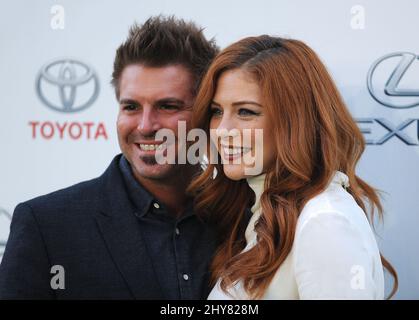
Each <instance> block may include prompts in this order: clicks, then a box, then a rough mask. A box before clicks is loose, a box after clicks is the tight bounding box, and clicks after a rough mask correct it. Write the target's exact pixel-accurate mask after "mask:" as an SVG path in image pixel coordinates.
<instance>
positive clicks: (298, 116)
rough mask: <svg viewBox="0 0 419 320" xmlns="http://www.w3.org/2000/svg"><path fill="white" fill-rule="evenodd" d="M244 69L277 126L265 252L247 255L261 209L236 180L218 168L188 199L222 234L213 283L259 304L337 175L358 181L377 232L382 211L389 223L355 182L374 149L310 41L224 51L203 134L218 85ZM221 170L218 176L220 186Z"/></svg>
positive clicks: (246, 42)
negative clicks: (253, 209)
mask: <svg viewBox="0 0 419 320" xmlns="http://www.w3.org/2000/svg"><path fill="white" fill-rule="evenodd" d="M236 68H242V69H243V70H245V71H247V72H248V73H249V76H251V77H252V78H253V79H254V80H256V81H257V82H258V84H259V86H260V89H261V91H262V97H263V105H264V108H265V109H264V110H265V114H266V116H267V117H268V118H269V119H272V123H273V124H274V125H273V127H274V129H273V130H274V131H273V132H272V133H270V134H272V135H273V137H274V140H275V146H274V147H275V151H276V154H277V157H276V163H275V165H274V166H273V169H272V170H270V171H269V172H267V178H266V181H265V190H264V192H263V194H262V196H261V207H262V212H263V214H262V215H261V218H260V219H259V221H258V223H257V225H256V232H257V236H258V243H257V244H256V245H255V246H254V247H253V248H252V249H250V250H248V251H246V252H242V250H243V249H244V246H245V245H246V241H245V238H244V230H245V227H246V225H245V224H244V223H243V221H245V220H244V215H245V212H246V208H249V207H250V206H251V205H252V204H253V202H254V200H255V199H254V194H253V192H252V190H251V189H250V188H249V187H248V185H247V182H246V180H240V181H232V180H230V179H228V178H227V177H226V176H225V175H224V173H223V169H222V166H221V165H220V161H219V162H218V163H219V164H209V165H208V166H207V168H206V170H204V171H203V172H202V173H201V174H200V175H199V176H198V177H196V179H195V180H194V181H193V182H192V184H191V186H190V188H189V190H190V191H191V193H192V194H193V195H194V196H195V207H196V211H197V212H198V213H199V214H200V215H201V216H202V217H204V218H205V219H207V220H209V221H212V222H214V223H215V224H216V225H217V226H218V228H219V231H220V239H221V245H220V247H219V250H218V251H217V253H216V255H215V258H214V260H213V264H212V271H213V273H212V277H213V280H214V281H215V280H216V279H218V278H221V279H222V282H221V287H222V288H223V290H226V288H227V287H229V286H230V285H232V284H233V283H235V282H236V281H238V280H241V281H243V285H244V288H245V290H246V292H247V293H248V294H249V296H250V297H252V298H260V297H262V296H263V294H264V292H265V290H266V289H267V287H268V285H269V283H270V282H271V280H272V278H273V276H274V275H275V273H276V271H277V270H278V268H279V267H280V266H281V264H282V263H283V262H284V260H285V259H286V258H287V256H288V254H289V253H290V250H291V248H292V245H293V241H294V235H295V230H296V224H297V219H298V216H299V214H300V212H301V210H302V208H303V207H304V205H305V204H306V203H307V201H308V200H310V199H311V198H313V197H314V196H316V195H318V194H319V193H321V192H322V191H323V190H324V189H325V188H326V187H327V185H328V183H329V181H330V180H331V178H332V176H333V174H334V172H335V171H336V170H340V171H342V172H344V173H346V175H347V176H348V177H349V182H350V187H349V189H348V192H349V193H350V194H351V195H352V196H353V197H354V199H355V201H356V202H357V203H358V205H359V206H360V207H361V208H362V209H363V210H364V212H365V214H366V216H367V218H369V221H370V223H371V224H372V221H373V219H374V212H375V211H377V212H378V214H379V216H380V217H382V206H381V203H380V200H379V197H378V195H377V192H376V191H375V190H374V189H373V188H372V187H371V186H369V185H368V184H367V183H366V182H364V181H363V180H361V179H360V178H359V177H358V176H357V175H356V174H355V167H356V164H357V162H358V160H359V158H360V157H361V154H362V152H363V151H364V148H365V142H364V138H363V136H362V133H361V132H360V130H359V128H358V127H357V125H356V123H355V122H354V120H353V118H352V117H351V115H350V113H349V111H348V110H347V108H346V106H345V104H344V102H343V99H342V97H341V96H340V94H339V92H338V90H337V88H336V86H335V84H334V82H333V80H332V78H331V76H330V75H329V73H328V72H327V70H326V68H325V66H324V65H323V63H322V62H321V61H320V59H319V58H318V56H317V55H316V53H315V52H314V51H313V50H312V49H310V48H309V47H308V46H307V45H305V44H304V43H303V42H301V41H297V40H292V39H283V38H277V37H271V36H267V35H263V36H259V37H248V38H245V39H243V40H240V41H238V42H236V43H234V44H232V45H230V46H229V47H227V48H226V49H224V50H223V51H222V52H221V53H220V54H219V55H218V56H217V57H216V58H215V60H214V61H213V63H212V64H211V66H210V67H209V70H208V72H207V74H206V75H205V77H204V79H203V81H202V83H201V87H200V90H199V92H198V95H197V97H196V101H195V105H194V118H193V123H194V126H195V127H199V128H204V129H205V130H206V131H207V132H208V131H209V121H210V110H209V109H210V104H211V101H212V99H213V96H214V94H215V90H216V85H217V80H218V78H219V77H220V75H221V74H222V73H223V72H225V71H227V70H232V69H236ZM214 168H216V170H217V172H218V174H217V176H216V178H215V179H213V172H214ZM367 212H369V213H370V214H367ZM381 260H382V263H383V265H384V267H385V268H386V269H387V270H388V271H389V272H390V273H391V274H392V275H393V277H394V286H393V290H392V291H391V293H390V297H391V296H393V295H394V293H395V292H396V290H397V286H398V280H397V274H396V271H395V270H394V268H393V267H392V266H391V265H390V263H389V262H388V261H387V260H386V259H385V258H384V257H383V256H381Z"/></svg>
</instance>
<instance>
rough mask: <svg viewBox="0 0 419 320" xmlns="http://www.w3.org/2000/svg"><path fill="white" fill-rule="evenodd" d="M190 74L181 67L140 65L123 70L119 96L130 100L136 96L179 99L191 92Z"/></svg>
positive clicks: (191, 80) (191, 81)
mask: <svg viewBox="0 0 419 320" xmlns="http://www.w3.org/2000/svg"><path fill="white" fill-rule="evenodd" d="M192 86H193V79H192V75H191V73H190V72H189V71H188V70H187V69H186V68H185V67H183V66H181V65H170V66H165V67H147V66H144V65H141V64H134V65H129V66H127V67H125V68H124V71H123V72H122V74H121V79H120V94H121V98H122V96H126V95H129V96H130V97H131V98H133V96H138V95H140V96H141V95H147V96H150V95H152V96H155V98H157V99H161V98H164V97H165V96H167V95H170V96H178V97H179V98H180V97H181V96H182V97H183V96H185V95H188V94H189V92H191V91H192Z"/></svg>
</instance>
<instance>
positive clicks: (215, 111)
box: [210, 108, 223, 117]
mask: <svg viewBox="0 0 419 320" xmlns="http://www.w3.org/2000/svg"><path fill="white" fill-rule="evenodd" d="M210 113H211V116H215V117H217V116H221V115H222V114H223V112H222V111H221V110H220V109H219V108H211V110H210Z"/></svg>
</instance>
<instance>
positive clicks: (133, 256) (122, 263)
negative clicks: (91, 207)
mask: <svg viewBox="0 0 419 320" xmlns="http://www.w3.org/2000/svg"><path fill="white" fill-rule="evenodd" d="M118 161H119V157H116V158H115V159H114V161H113V162H112V164H111V165H110V167H109V168H108V170H107V171H106V172H105V173H104V175H103V176H102V177H103V179H104V182H105V183H104V189H103V194H104V195H105V198H106V199H107V201H106V202H105V203H106V204H105V206H104V207H103V208H102V210H101V212H100V213H98V214H96V221H97V224H98V227H99V229H100V231H101V233H102V235H103V239H104V241H105V243H106V246H107V248H108V250H109V252H110V254H111V256H112V258H113V260H114V262H115V264H116V266H117V268H118V270H119V272H120V273H121V275H122V277H123V278H124V280H125V282H126V284H127V286H128V288H129V289H130V291H131V293H132V295H133V296H134V297H135V298H136V299H162V298H163V292H162V289H161V287H160V285H159V281H158V278H157V276H156V273H155V271H154V268H153V264H152V260H151V257H150V255H149V252H148V250H147V247H146V244H145V242H144V239H143V237H142V234H141V230H140V225H139V221H138V220H137V217H136V216H135V214H134V208H133V206H132V204H131V203H130V200H129V199H128V196H127V194H126V190H125V186H124V184H123V180H122V177H121V174H120V172H119V168H118Z"/></svg>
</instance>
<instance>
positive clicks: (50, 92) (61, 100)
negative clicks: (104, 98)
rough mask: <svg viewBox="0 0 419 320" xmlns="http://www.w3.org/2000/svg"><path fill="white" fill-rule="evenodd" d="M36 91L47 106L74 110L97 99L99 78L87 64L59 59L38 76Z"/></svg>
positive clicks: (68, 110) (62, 109) (45, 66)
mask: <svg viewBox="0 0 419 320" xmlns="http://www.w3.org/2000/svg"><path fill="white" fill-rule="evenodd" d="M36 92H37V94H38V97H39V99H40V100H41V101H42V103H44V104H45V105H46V106H47V107H49V108H51V109H53V110H55V111H59V112H64V113H73V112H78V111H81V110H84V109H86V108H88V107H89V106H91V105H92V104H93V102H95V100H96V98H97V96H98V94H99V80H98V77H97V75H96V72H95V71H94V70H93V68H91V67H90V66H89V65H87V64H86V63H84V62H81V61H78V60H75V59H70V58H64V59H58V60H55V61H52V62H50V63H47V64H45V65H44V66H43V67H42V68H41V70H40V72H39V74H38V76H37V79H36Z"/></svg>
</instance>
